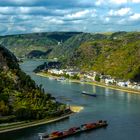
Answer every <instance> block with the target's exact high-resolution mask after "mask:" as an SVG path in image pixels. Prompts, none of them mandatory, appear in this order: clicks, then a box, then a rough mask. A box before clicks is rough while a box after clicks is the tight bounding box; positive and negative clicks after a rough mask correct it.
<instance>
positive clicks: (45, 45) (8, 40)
mask: <svg viewBox="0 0 140 140" xmlns="http://www.w3.org/2000/svg"><path fill="white" fill-rule="evenodd" d="M77 34H80V32H46V33H32V34H20V35H7V36H0V44H1V45H3V46H5V47H7V48H8V49H9V50H11V51H12V52H13V53H14V54H15V55H16V56H17V57H25V56H26V55H27V54H29V53H30V52H31V51H33V50H38V51H43V52H45V51H48V49H51V48H54V47H55V46H57V45H58V44H59V42H65V41H66V40H67V39H69V38H70V37H72V36H74V35H77Z"/></svg>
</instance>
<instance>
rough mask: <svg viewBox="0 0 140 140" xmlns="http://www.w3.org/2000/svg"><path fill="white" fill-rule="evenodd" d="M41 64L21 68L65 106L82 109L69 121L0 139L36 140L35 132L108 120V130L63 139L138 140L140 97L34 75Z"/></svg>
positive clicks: (21, 131)
mask: <svg viewBox="0 0 140 140" xmlns="http://www.w3.org/2000/svg"><path fill="white" fill-rule="evenodd" d="M42 63H43V61H25V62H24V63H22V64H21V68H22V69H23V70H24V71H25V72H26V73H27V74H29V75H30V76H31V77H32V79H34V80H35V81H36V83H37V84H42V85H43V88H44V89H45V91H46V92H48V93H51V94H52V95H53V96H54V97H56V98H57V99H58V100H59V101H61V102H64V103H66V104H72V105H79V106H83V107H84V110H82V111H81V112H80V113H77V114H74V115H72V116H71V117H70V118H69V119H66V120H63V121H59V122H55V123H52V124H48V125H41V126H36V127H32V128H27V129H23V130H18V131H15V132H9V133H5V134H1V135H0V140H38V133H40V132H48V133H49V132H52V131H54V130H64V129H67V128H70V127H72V126H79V125H81V124H83V123H87V122H93V121H96V120H99V119H103V120H107V121H108V123H109V126H108V127H107V128H102V129H98V130H96V131H90V132H86V133H82V134H78V135H75V136H72V137H69V138H65V139H66V140H125V139H126V140H140V133H139V132H140V95H137V94H130V93H125V92H121V91H115V90H111V89H108V88H102V87H98V86H91V85H86V84H77V83H69V82H59V81H55V80H51V79H48V78H43V77H39V76H36V75H35V74H34V73H33V72H32V70H33V69H34V68H35V67H36V66H38V65H40V64H42ZM83 90H84V91H87V92H90V93H96V94H97V95H98V96H97V97H90V96H84V95H81V91H83Z"/></svg>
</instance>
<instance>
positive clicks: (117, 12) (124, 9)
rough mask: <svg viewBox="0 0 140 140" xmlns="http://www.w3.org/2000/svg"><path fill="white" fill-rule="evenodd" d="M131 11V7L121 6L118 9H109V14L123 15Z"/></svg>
mask: <svg viewBox="0 0 140 140" xmlns="http://www.w3.org/2000/svg"><path fill="white" fill-rule="evenodd" d="M131 13H132V10H131V8H121V9H119V10H116V11H115V10H112V9H111V10H110V11H109V16H125V15H129V14H131Z"/></svg>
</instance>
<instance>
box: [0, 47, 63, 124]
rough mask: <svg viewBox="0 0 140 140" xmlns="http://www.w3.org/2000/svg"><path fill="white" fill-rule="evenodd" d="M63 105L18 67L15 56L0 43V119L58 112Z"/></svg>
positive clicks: (7, 120)
mask: <svg viewBox="0 0 140 140" xmlns="http://www.w3.org/2000/svg"><path fill="white" fill-rule="evenodd" d="M64 109H65V105H63V104H60V103H58V102H56V101H55V98H54V97H52V96H51V95H50V94H45V93H44V90H43V89H42V86H41V85H40V86H37V85H36V84H35V82H34V81H33V80H32V79H31V78H30V76H28V75H26V74H25V73H24V72H23V71H22V70H21V69H20V68H19V65H18V63H17V59H16V57H15V56H14V55H13V54H12V53H11V52H10V51H8V50H7V49H6V48H4V47H3V46H0V123H3V122H6V123H8V122H9V121H16V120H33V119H41V118H44V117H52V116H58V115H60V114H62V113H63V111H64ZM58 110H59V111H58Z"/></svg>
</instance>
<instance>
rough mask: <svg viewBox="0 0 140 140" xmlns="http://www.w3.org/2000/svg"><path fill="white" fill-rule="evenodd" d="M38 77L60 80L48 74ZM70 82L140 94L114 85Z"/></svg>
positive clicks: (41, 74) (41, 73)
mask: <svg viewBox="0 0 140 140" xmlns="http://www.w3.org/2000/svg"><path fill="white" fill-rule="evenodd" d="M36 75H38V76H42V77H47V78H54V79H58V77H57V76H52V75H48V74H46V73H43V72H40V73H37V74H36ZM68 81H69V82H72V83H79V84H88V85H95V86H99V87H104V88H109V89H113V90H119V91H123V92H127V93H134V94H140V91H138V90H133V89H130V88H123V87H119V86H114V85H106V84H104V83H101V82H81V81H80V80H68Z"/></svg>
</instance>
